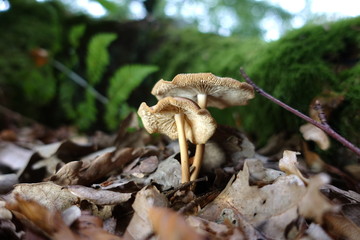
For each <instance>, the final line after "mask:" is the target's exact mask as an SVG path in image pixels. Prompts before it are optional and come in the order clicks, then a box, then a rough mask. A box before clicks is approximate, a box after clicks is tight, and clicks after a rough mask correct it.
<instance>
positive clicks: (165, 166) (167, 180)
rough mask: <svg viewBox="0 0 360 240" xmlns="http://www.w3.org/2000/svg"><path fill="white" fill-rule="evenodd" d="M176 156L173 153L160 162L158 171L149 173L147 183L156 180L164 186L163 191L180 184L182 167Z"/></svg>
mask: <svg viewBox="0 0 360 240" xmlns="http://www.w3.org/2000/svg"><path fill="white" fill-rule="evenodd" d="M174 157H175V155H172V156H170V157H168V158H167V159H166V160H164V161H162V162H160V163H159V165H158V167H157V169H156V171H155V172H154V173H152V174H150V175H149V177H148V178H147V179H146V180H145V183H146V184H150V183H151V182H152V181H154V182H156V183H158V184H160V185H161V186H162V188H161V189H162V190H163V191H165V190H168V189H170V188H171V187H176V186H178V185H180V181H181V167H180V163H179V161H178V160H176V159H175V158H174Z"/></svg>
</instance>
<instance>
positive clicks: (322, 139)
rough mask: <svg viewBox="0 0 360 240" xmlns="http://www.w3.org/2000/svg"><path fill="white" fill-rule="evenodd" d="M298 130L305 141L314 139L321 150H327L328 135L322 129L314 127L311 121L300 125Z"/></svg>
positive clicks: (328, 143)
mask: <svg viewBox="0 0 360 240" xmlns="http://www.w3.org/2000/svg"><path fill="white" fill-rule="evenodd" d="M300 132H301V134H302V135H303V137H304V139H305V140H307V141H314V142H316V144H317V145H318V146H319V147H320V149H321V150H327V149H329V147H330V140H329V137H328V136H327V135H326V134H325V132H324V131H323V130H321V129H320V128H318V127H315V126H314V125H312V124H311V123H307V124H304V125H302V126H301V127H300Z"/></svg>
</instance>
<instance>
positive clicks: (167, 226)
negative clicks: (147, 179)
mask: <svg viewBox="0 0 360 240" xmlns="http://www.w3.org/2000/svg"><path fill="white" fill-rule="evenodd" d="M149 219H150V222H151V225H152V226H153V229H154V232H155V233H156V235H158V236H159V239H160V240H187V239H192V240H202V239H205V238H204V237H203V236H201V235H199V234H198V233H196V231H195V230H194V229H193V228H191V227H190V226H189V225H188V224H187V223H186V222H185V219H184V218H183V217H182V216H181V215H180V214H178V213H176V212H174V211H172V210H170V209H168V208H161V207H152V208H150V209H149Z"/></svg>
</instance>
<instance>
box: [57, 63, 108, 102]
mask: <svg viewBox="0 0 360 240" xmlns="http://www.w3.org/2000/svg"><path fill="white" fill-rule="evenodd" d="M53 66H54V67H55V68H56V69H57V70H59V71H60V72H62V73H64V74H66V75H67V76H68V77H69V78H70V79H71V80H73V81H74V82H75V83H77V84H78V85H80V86H81V87H83V88H85V89H88V90H89V91H90V92H91V94H93V95H94V96H95V98H96V99H97V100H99V101H100V102H101V103H103V104H107V103H108V102H109V99H107V98H106V97H105V96H103V95H102V94H101V93H99V92H98V91H97V90H96V89H95V88H93V87H92V86H91V85H89V84H88V82H87V81H86V80H85V79H83V78H82V77H80V76H79V75H78V74H77V73H75V72H73V71H72V70H71V69H70V68H68V67H66V66H65V65H64V64H62V63H61V62H59V61H56V60H54V61H53Z"/></svg>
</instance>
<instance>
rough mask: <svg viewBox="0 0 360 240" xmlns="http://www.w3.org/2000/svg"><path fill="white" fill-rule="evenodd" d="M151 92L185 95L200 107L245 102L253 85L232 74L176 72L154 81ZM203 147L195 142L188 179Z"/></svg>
mask: <svg viewBox="0 0 360 240" xmlns="http://www.w3.org/2000/svg"><path fill="white" fill-rule="evenodd" d="M151 93H152V94H153V95H154V96H156V97H157V99H162V98H164V97H167V96H173V97H185V98H189V99H191V100H193V101H196V102H197V103H198V104H199V106H200V107H201V108H206V107H207V106H209V107H217V108H220V109H223V108H225V107H230V106H240V105H245V104H247V101H248V100H249V99H252V98H254V89H253V87H252V86H251V85H250V84H248V83H245V82H239V81H237V80H235V79H233V78H226V77H217V76H215V75H214V74H212V73H185V74H178V75H176V76H175V78H174V79H173V80H172V81H171V82H169V81H164V80H160V81H158V82H157V83H156V84H155V86H154V87H153V89H152V91H151ZM204 150H205V145H203V144H199V145H197V146H196V151H195V157H194V164H193V165H194V167H195V170H194V172H193V173H192V175H191V180H195V179H196V178H197V177H198V175H199V172H200V167H201V162H202V159H203V154H204Z"/></svg>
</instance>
